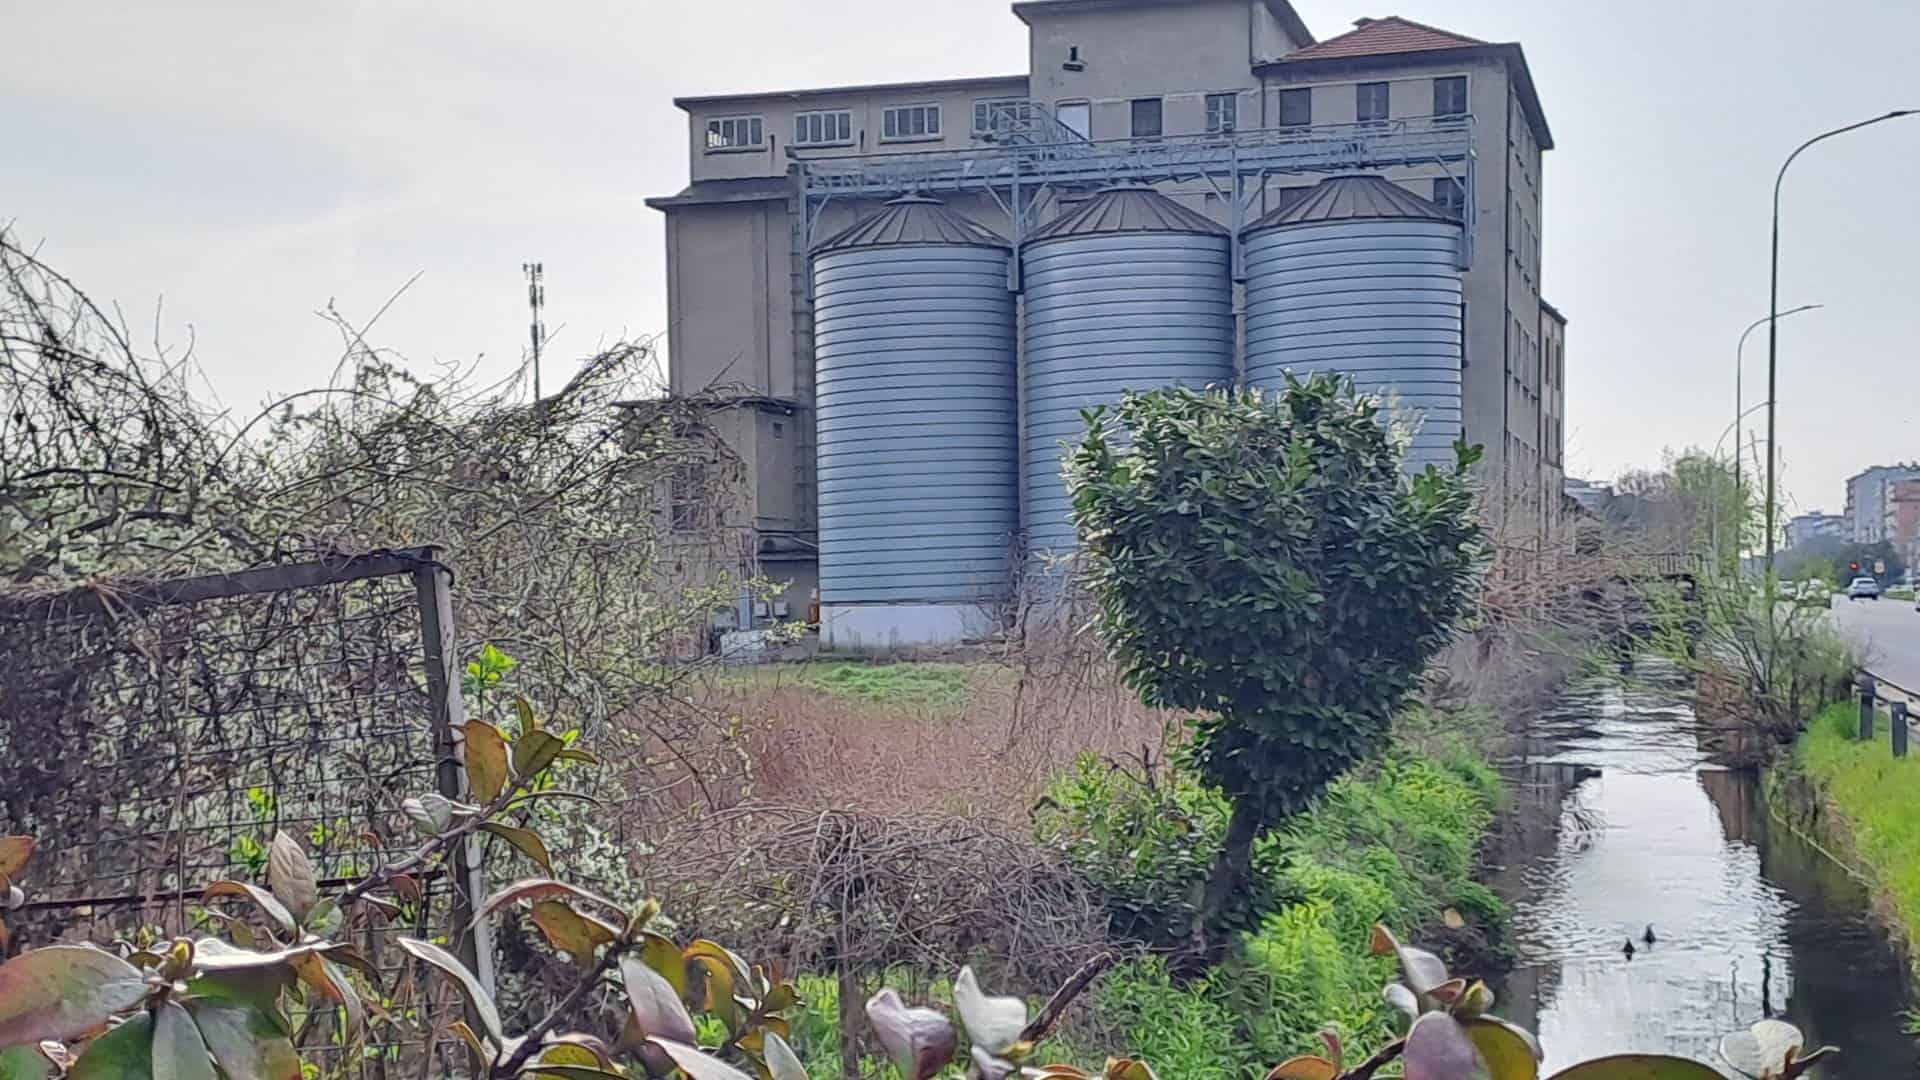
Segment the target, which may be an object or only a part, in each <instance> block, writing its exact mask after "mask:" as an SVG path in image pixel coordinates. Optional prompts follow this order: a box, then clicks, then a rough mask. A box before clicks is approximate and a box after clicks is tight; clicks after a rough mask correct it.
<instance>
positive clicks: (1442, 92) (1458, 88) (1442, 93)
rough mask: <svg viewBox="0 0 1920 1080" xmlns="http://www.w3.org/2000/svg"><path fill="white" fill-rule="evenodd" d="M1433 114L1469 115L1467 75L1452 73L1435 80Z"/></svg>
mask: <svg viewBox="0 0 1920 1080" xmlns="http://www.w3.org/2000/svg"><path fill="white" fill-rule="evenodd" d="M1433 115H1435V116H1465V115H1467V77H1466V76H1465V75H1450V76H1448V77H1447V78H1444V79H1435V80H1433Z"/></svg>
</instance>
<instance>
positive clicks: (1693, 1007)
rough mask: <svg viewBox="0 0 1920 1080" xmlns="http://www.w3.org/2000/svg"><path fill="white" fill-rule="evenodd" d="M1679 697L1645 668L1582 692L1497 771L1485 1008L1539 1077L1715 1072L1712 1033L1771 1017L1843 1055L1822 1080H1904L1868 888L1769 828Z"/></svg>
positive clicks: (1663, 675) (1892, 960) (1910, 1070)
mask: <svg viewBox="0 0 1920 1080" xmlns="http://www.w3.org/2000/svg"><path fill="white" fill-rule="evenodd" d="M1686 689H1687V688H1686V686H1685V684H1684V683H1682V682H1681V681H1680V680H1678V679H1677V678H1675V677H1674V675H1673V673H1672V672H1671V671H1661V670H1659V669H1650V668H1649V667H1648V666H1646V665H1643V668H1642V671H1641V672H1640V673H1639V674H1638V675H1636V676H1635V677H1634V678H1633V679H1631V680H1630V681H1629V684H1628V685H1625V686H1623V685H1621V684H1620V683H1619V682H1616V681H1610V680H1595V681H1592V682H1589V683H1583V684H1580V685H1577V686H1576V687H1574V689H1573V691H1572V692H1571V693H1570V694H1569V695H1568V697H1567V698H1566V699H1565V700H1564V701H1563V702H1562V705H1561V706H1560V707H1559V708H1558V709H1556V710H1555V711H1554V712H1553V713H1551V714H1550V715H1548V716H1546V717H1545V718H1543V721H1542V723H1541V725H1540V727H1539V729H1538V732H1537V735H1538V738H1537V739H1534V740H1532V743H1531V745H1530V746H1529V748H1528V752H1527V753H1526V754H1525V756H1524V757H1523V758H1522V759H1521V760H1519V761H1516V762H1514V763H1513V764H1512V765H1510V767H1509V769H1508V777H1509V781H1510V790H1512V792H1513V798H1514V800H1515V802H1516V806H1515V809H1516V811H1517V812H1516V813H1514V814H1513V815H1511V816H1510V817H1511V822H1512V823H1511V824H1510V825H1509V827H1508V831H1507V833H1506V834H1505V836H1504V837H1503V838H1502V843H1503V848H1502V851H1501V859H1502V862H1503V866H1502V867H1501V869H1500V870H1499V871H1498V872H1497V874H1496V880H1495V881H1494V882H1493V884H1494V886H1495V887H1496V889H1497V890H1498V891H1499V892H1500V894H1501V895H1502V896H1503V897H1505V898H1507V899H1508V901H1509V902H1510V904H1511V906H1512V911H1513V920H1512V927H1511V938H1512V945H1513V949H1514V954H1515V962H1514V966H1513V969H1512V971H1511V972H1510V974H1509V975H1508V976H1507V977H1506V978H1505V980H1504V985H1503V986H1502V987H1500V988H1499V989H1500V999H1501V1006H1500V1010H1499V1011H1500V1012H1502V1013H1503V1014H1505V1015H1506V1016H1508V1017H1509V1018H1511V1019H1513V1020H1515V1021H1516V1022H1518V1023H1521V1024H1523V1025H1525V1026H1527V1027H1530V1028H1533V1029H1534V1030H1536V1031H1538V1032H1539V1033H1540V1040H1541V1043H1542V1044H1543V1045H1544V1046H1545V1048H1546V1052H1547V1065H1548V1068H1549V1069H1556V1068H1564V1067H1565V1066H1567V1065H1571V1064H1574V1063H1576V1062H1580V1061H1585V1060H1587V1059H1589V1058H1594V1057H1601V1056H1604V1055H1606V1054H1609V1053H1619V1052H1623V1051H1646V1052H1661V1053H1673V1054H1681V1055H1684V1056H1687V1057H1692V1058H1694V1059H1696V1060H1699V1061H1707V1062H1712V1063H1714V1064H1716V1065H1720V1066H1721V1067H1722V1068H1724V1065H1722V1063H1720V1062H1719V1060H1718V1058H1717V1057H1716V1056H1715V1055H1714V1053H1713V1048H1714V1045H1715V1043H1717V1042H1718V1040H1719V1037H1720V1035H1721V1034H1723V1033H1725V1032H1728V1031H1732V1030H1734V1029H1736V1028H1741V1027H1745V1026H1746V1025H1748V1024H1750V1023H1752V1022H1753V1021H1755V1020H1759V1019H1761V1018H1763V1017H1768V1016H1772V1017H1778V1018H1781V1019H1786V1020H1789V1021H1791V1022H1793V1023H1794V1024H1797V1025H1798V1026H1799V1027H1800V1029H1801V1030H1802V1031H1804V1032H1806V1033H1807V1036H1808V1038H1809V1040H1811V1042H1812V1044H1813V1045H1819V1044H1820V1043H1823V1042H1827V1043H1833V1044H1835V1045H1837V1046H1840V1047H1841V1048H1842V1049H1843V1050H1844V1054H1843V1056H1842V1057H1841V1058H1840V1059H1838V1060H1837V1061H1836V1062H1834V1063H1831V1064H1828V1065H1825V1066H1823V1067H1822V1068H1821V1069H1820V1070H1818V1072H1817V1075H1820V1076H1825V1077H1860V1078H1865V1077H1874V1078H1884V1077H1895V1076H1913V1075H1916V1064H1917V1063H1920V1058H1917V1057H1916V1051H1915V1044H1914V1040H1913V1039H1912V1038H1911V1037H1910V1036H1907V1035H1905V1034H1903V1033H1902V1030H1901V1028H1902V1025H1903V1013H1904V1012H1905V1010H1906V1009H1907V1008H1908V1003H1907V1000H1906V996H1905V994H1906V991H1905V980H1904V978H1903V977H1902V972H1903V967H1902V965H1903V961H1902V959H1901V958H1900V957H1899V956H1897V955H1896V954H1895V952H1894V951H1893V949H1892V948H1890V947H1889V945H1888V942H1887V939H1886V937H1885V935H1884V934H1882V933H1881V932H1880V930H1879V929H1878V928H1877V927H1876V926H1875V925H1874V923H1873V920H1872V916H1871V915H1870V913H1869V912H1868V910H1867V897H1866V895H1865V893H1864V891H1863V890H1862V889H1861V888H1860V886H1858V885H1857V884H1856V883H1855V882H1854V881H1853V879H1852V878H1850V877H1849V876H1848V875H1847V874H1846V873H1845V872H1844V871H1843V870H1841V869H1840V868H1839V867H1838V866H1836V865H1834V864H1833V863H1832V862H1831V861H1829V860H1828V859H1826V858H1825V857H1824V856H1823V855H1821V854H1820V853H1819V852H1818V851H1816V850H1815V849H1814V848H1813V847H1811V846H1810V845H1808V844H1807V843H1806V842H1804V841H1802V840H1801V839H1799V838H1797V837H1796V836H1795V835H1794V834H1793V833H1792V832H1790V831H1789V830H1788V829H1787V828H1786V827H1785V826H1784V825H1780V824H1778V823H1776V822H1775V821H1774V820H1772V819H1771V817H1770V816H1769V814H1768V813H1767V809H1766V807H1765V805H1764V804H1763V801H1762V797H1761V792H1760V786H1759V778H1758V776H1757V775H1756V774H1755V773H1753V772H1751V771H1737V770H1729V769H1725V768H1722V767H1720V766H1718V765H1715V764H1714V763H1713V762H1712V761H1711V760H1710V759H1709V755H1708V754H1707V752H1706V751H1704V750H1703V749H1702V747H1701V739H1700V732H1699V728H1698V726H1697V724H1696V722H1695V718H1694V715H1693V712H1692V710H1691V709H1690V708H1689V707H1688V704H1687V702H1688V697H1687V692H1686ZM1648 924H1652V926H1653V929H1654V936H1655V939H1656V941H1655V943H1654V944H1653V945H1651V946H1648V945H1646V944H1645V943H1644V942H1643V941H1642V940H1641V938H1642V935H1643V933H1644V932H1645V929H1646V927H1647V926H1648ZM1629 940H1632V941H1633V943H1634V947H1635V953H1634V955H1633V956H1632V957H1631V958H1629V957H1628V956H1626V955H1625V954H1624V946H1625V945H1626V943H1627V942H1628V941H1629Z"/></svg>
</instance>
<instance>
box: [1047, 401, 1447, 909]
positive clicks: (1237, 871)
mask: <svg viewBox="0 0 1920 1080" xmlns="http://www.w3.org/2000/svg"><path fill="white" fill-rule="evenodd" d="M1378 411H1379V406H1378V403H1377V402H1375V401H1374V400H1372V399H1371V398H1364V397H1356V396H1355V394H1354V393H1353V389H1352V384H1351V382H1350V381H1344V382H1343V381H1339V380H1334V379H1330V378H1322V377H1315V378H1313V379H1309V380H1307V381H1305V382H1300V381H1296V380H1293V379H1291V378H1289V381H1288V385H1287V387H1286V389H1285V390H1284V391H1282V392H1281V393H1279V394H1278V395H1275V396H1271V397H1270V396H1267V395H1263V394H1262V393H1260V392H1257V391H1238V390H1233V391H1223V390H1208V391H1195V390H1188V389H1185V388H1179V387H1175V388H1170V389H1166V390H1159V391H1154V392H1151V393H1145V394H1128V395H1127V396H1126V397H1125V398H1124V399H1123V400H1122V402H1121V404H1120V405H1119V406H1118V408H1117V409H1116V410H1115V411H1114V413H1113V416H1112V422H1111V424H1110V423H1109V422H1108V418H1107V417H1106V415H1105V414H1104V413H1103V412H1102V411H1101V410H1099V409H1095V410H1093V411H1091V412H1089V413H1088V415H1087V423H1088V432H1087V435H1086V436H1085V438H1084V439H1083V440H1082V442H1081V443H1080V445H1079V446H1078V447H1077V448H1075V449H1074V450H1073V451H1072V453H1071V455H1070V458H1069V463H1068V468H1067V479H1068V488H1069V491H1070V492H1071V493H1072V496H1073V503H1074V508H1073V515H1074V523H1075V525H1076V526H1077V527H1078V529H1079V531H1080V537H1081V543H1082V547H1083V550H1082V553H1081V558H1082V559H1083V561H1084V565H1085V574H1086V583H1087V587H1088V589H1089V591H1090V592H1091V594H1092V595H1093V597H1094V598H1095V600H1096V601H1097V602H1098V604H1099V611H1100V615H1099V619H1098V621H1097V623H1096V625H1097V628H1098V631H1099V633H1100V635H1101V637H1102V638H1103V639H1104V640H1105V641H1106V643H1107V646H1108V648H1109V650H1110V652H1111V653H1112V655H1113V656H1114V658H1115V660H1116V661H1117V663H1118V664H1119V667H1120V670H1121V673H1122V676H1123V677H1124V679H1125V681H1126V683H1127V685H1128V686H1130V687H1132V688H1133V689H1134V690H1135V691H1137V692H1138V693H1139V694H1140V695H1141V698H1142V700H1144V701H1145V702H1147V703H1148V704H1149V705H1156V706H1163V707H1169V708H1175V709H1182V710H1191V711H1192V712H1193V721H1192V722H1193V725H1194V731H1195V738H1194V743H1193V749H1192V760H1193V763H1194V767H1195V769H1196V771H1197V773H1198V774H1199V775H1200V776H1201V777H1203V778H1204V779H1205V780H1206V782H1207V783H1208V784H1210V785H1212V786H1214V787H1215V788H1217V789H1219V790H1220V791H1221V792H1223V793H1224V794H1226V795H1227V797H1228V798H1229V800H1230V801H1231V803H1232V813H1231V815H1230V816H1229V818H1228V821H1227V828H1226V832H1225V834H1224V836H1223V837H1222V840H1221V846H1220V850H1219V853H1218V855H1217V857H1216V860H1215V862H1214V865H1213V867H1212V869H1211V870H1210V872H1209V876H1208V881H1207V887H1206V892H1205V895H1204V897H1203V900H1202V916H1203V926H1204V924H1206V923H1216V922H1218V921H1220V920H1221V919H1222V918H1223V917H1224V916H1225V913H1226V911H1227V909H1228V908H1229V907H1231V906H1232V905H1233V904H1234V897H1235V895H1236V892H1237V891H1238V890H1239V889H1240V888H1241V887H1242V886H1243V885H1244V884H1245V883H1246V882H1247V881H1248V880H1249V878H1250V876H1251V874H1252V872H1253V867H1252V859H1253V848H1254V843H1255V841H1256V839H1257V838H1258V837H1259V836H1260V835H1261V834H1262V833H1264V832H1266V831H1267V830H1269V829H1271V828H1273V827H1274V826H1276V825H1278V824H1279V823H1280V822H1282V821H1284V820H1286V819H1287V818H1288V817H1290V816H1292V815H1294V814H1297V813H1299V812H1301V811H1303V810H1304V809H1306V807H1307V805H1308V804H1309V803H1310V801H1311V800H1312V799H1313V798H1314V796H1316V795H1318V794H1319V793H1320V792H1321V790H1323V789H1324V788H1325V786H1326V785H1327V784H1328V783H1330V782H1331V781H1332V780H1333V779H1334V778H1335V777H1337V776H1339V775H1340V774H1342V773H1343V772H1345V771H1346V770H1347V769H1349V768H1350V767H1352V765H1353V764H1354V763H1356V762H1358V761H1361V760H1364V759H1365V758H1367V757H1368V756H1370V755H1373V754H1375V753H1378V752H1379V751H1380V749H1381V748H1382V744H1383V742H1384V740H1385V737H1386V734H1387V731H1388V728H1389V726H1390V725H1391V723H1392V717H1393V714H1394V711H1395V710H1396V709H1397V708H1399V707H1400V706H1401V705H1402V704H1404V702H1405V701H1406V699H1407V697H1408V695H1409V694H1410V693H1411V692H1412V691H1413V690H1414V688H1415V687H1416V685H1417V683H1418V680H1419V678H1420V675H1421V673H1422V671H1423V670H1424V669H1425V667H1426V665H1427V662H1428V660H1430V659H1431V658H1432V657H1433V656H1434V654H1435V653H1437V652H1438V651H1439V650H1440V649H1441V648H1442V647H1443V646H1444V645H1446V643H1447V642H1448V640H1449V639H1450V638H1451V636H1452V634H1453V632H1454V627H1455V622H1456V620H1457V619H1458V618H1459V617H1460V616H1461V614H1462V613H1463V612H1464V611H1465V610H1466V607H1467V604H1468V601H1469V597H1470V595H1471V588H1472V584H1473V582H1474V578H1475V574H1476V571H1477V569H1478V564H1479V561H1480V556H1481V552H1480V529H1479V524H1478V518H1477V515H1476V513H1475V509H1474V492H1473V487H1472V484H1471V481H1470V479H1469V476H1468V472H1467V470H1468V468H1469V467H1470V466H1471V465H1472V464H1473V462H1474V460H1475V459H1476V458H1477V457H1478V451H1477V450H1473V449H1469V448H1467V447H1465V446H1461V447H1460V448H1459V458H1458V462H1457V464H1456V466H1455V467H1454V468H1453V469H1451V470H1448V471H1444V472H1443V471H1441V470H1438V469H1435V468H1431V467H1429V468H1428V469H1426V470H1425V471H1424V472H1422V473H1420V474H1418V475H1416V476H1412V477H1408V476H1406V475H1405V474H1404V473H1403V472H1402V470H1401V451H1400V448H1399V447H1398V446H1396V445H1395V443H1394V442H1393V440H1392V438H1391V437H1390V435H1389V433H1388V431H1387V430H1386V428H1385V426H1384V425H1383V424H1381V423H1380V422H1379V419H1378V416H1377V413H1378Z"/></svg>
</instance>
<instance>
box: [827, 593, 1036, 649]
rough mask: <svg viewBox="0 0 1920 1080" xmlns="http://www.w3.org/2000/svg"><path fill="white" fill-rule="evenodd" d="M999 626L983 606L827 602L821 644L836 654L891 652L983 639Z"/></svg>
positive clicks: (992, 615)
mask: <svg viewBox="0 0 1920 1080" xmlns="http://www.w3.org/2000/svg"><path fill="white" fill-rule="evenodd" d="M997 627H998V619H997V617H996V615H995V614H994V612H993V611H992V610H990V609H988V608H986V607H983V606H981V605H979V604H822V605H821V606H820V646H821V648H823V649H825V650H826V651H828V652H836V653H867V654H874V653H891V652H898V651H900V650H902V649H913V648H926V647H929V646H945V645H960V644H964V643H966V642H969V641H980V640H982V639H984V638H986V637H988V636H989V635H991V634H992V633H993V632H994V630H995V629H997Z"/></svg>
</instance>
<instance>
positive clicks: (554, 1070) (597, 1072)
mask: <svg viewBox="0 0 1920 1080" xmlns="http://www.w3.org/2000/svg"><path fill="white" fill-rule="evenodd" d="M534 1074H537V1075H539V1076H551V1077H554V1078H555V1080H629V1078H628V1077H627V1076H626V1075H625V1074H624V1073H617V1072H608V1071H607V1070H605V1069H596V1068H594V1067H592V1066H589V1065H543V1064H538V1063H535V1062H528V1063H527V1064H526V1065H523V1066H521V1068H520V1075H521V1076H528V1075H534Z"/></svg>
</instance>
